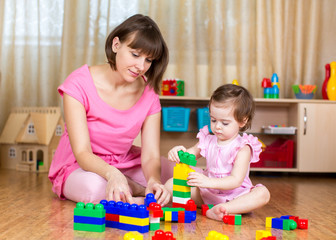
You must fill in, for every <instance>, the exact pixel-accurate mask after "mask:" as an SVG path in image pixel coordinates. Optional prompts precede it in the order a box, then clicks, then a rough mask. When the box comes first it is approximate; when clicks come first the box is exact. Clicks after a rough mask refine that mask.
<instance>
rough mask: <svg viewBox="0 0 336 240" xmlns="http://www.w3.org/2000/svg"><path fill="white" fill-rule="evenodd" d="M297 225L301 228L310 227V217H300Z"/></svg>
mask: <svg viewBox="0 0 336 240" xmlns="http://www.w3.org/2000/svg"><path fill="white" fill-rule="evenodd" d="M297 225H298V228H299V229H308V219H298V222H297Z"/></svg>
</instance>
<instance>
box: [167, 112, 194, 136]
mask: <svg viewBox="0 0 336 240" xmlns="http://www.w3.org/2000/svg"><path fill="white" fill-rule="evenodd" d="M189 117H190V108H185V107H162V124H163V130H164V131H166V132H187V131H188V127H189Z"/></svg>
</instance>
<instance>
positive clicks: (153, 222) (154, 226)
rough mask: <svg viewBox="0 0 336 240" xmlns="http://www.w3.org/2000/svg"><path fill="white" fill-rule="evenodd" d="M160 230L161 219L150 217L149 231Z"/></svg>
mask: <svg viewBox="0 0 336 240" xmlns="http://www.w3.org/2000/svg"><path fill="white" fill-rule="evenodd" d="M159 229H160V218H153V217H151V216H149V231H155V230H159Z"/></svg>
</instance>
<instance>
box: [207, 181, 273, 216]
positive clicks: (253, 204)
mask: <svg viewBox="0 0 336 240" xmlns="http://www.w3.org/2000/svg"><path fill="white" fill-rule="evenodd" d="M269 199H270V193H269V191H268V189H267V188H266V187H264V186H260V187H255V188H253V189H252V190H251V191H250V192H249V193H247V194H244V195H242V196H240V197H237V198H235V199H233V200H231V201H229V202H226V203H220V204H217V205H215V206H214V207H213V208H211V209H209V210H208V211H207V213H206V215H207V217H209V218H212V219H215V220H218V221H222V220H223V217H224V215H225V214H242V213H248V212H251V211H253V210H254V209H257V208H260V207H262V206H264V205H266V204H267V203H268V201H269Z"/></svg>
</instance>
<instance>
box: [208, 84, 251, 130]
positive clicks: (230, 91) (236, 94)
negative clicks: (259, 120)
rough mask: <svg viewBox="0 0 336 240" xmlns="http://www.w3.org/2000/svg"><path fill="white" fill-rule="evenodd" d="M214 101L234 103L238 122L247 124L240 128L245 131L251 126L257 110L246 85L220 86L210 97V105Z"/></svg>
mask: <svg viewBox="0 0 336 240" xmlns="http://www.w3.org/2000/svg"><path fill="white" fill-rule="evenodd" d="M213 102H216V103H219V104H224V105H227V104H233V109H234V113H233V116H234V118H235V119H236V121H237V122H239V123H243V122H245V121H246V124H245V125H244V126H243V127H241V128H240V131H242V132H244V131H246V130H247V129H249V128H251V124H252V119H253V116H254V111H255V104H254V100H253V97H252V95H251V94H250V93H249V91H247V90H246V89H245V88H244V87H241V86H237V85H234V84H225V85H222V86H220V87H218V88H217V89H216V90H215V91H214V92H213V94H212V96H211V98H210V103H209V105H210V106H211V104H212V103H213Z"/></svg>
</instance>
